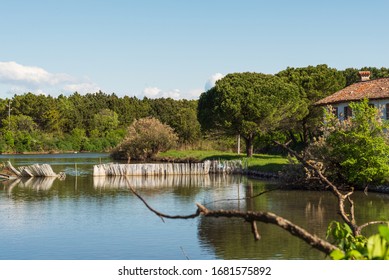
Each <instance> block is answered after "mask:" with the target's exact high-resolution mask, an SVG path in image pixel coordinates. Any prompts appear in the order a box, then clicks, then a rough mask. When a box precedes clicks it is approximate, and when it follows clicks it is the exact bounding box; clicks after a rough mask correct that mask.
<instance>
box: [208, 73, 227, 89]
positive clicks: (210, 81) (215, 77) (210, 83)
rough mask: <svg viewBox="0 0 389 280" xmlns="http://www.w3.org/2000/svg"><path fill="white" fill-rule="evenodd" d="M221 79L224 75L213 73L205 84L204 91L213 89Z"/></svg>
mask: <svg viewBox="0 0 389 280" xmlns="http://www.w3.org/2000/svg"><path fill="white" fill-rule="evenodd" d="M223 77H224V75H223V74H221V73H215V74H213V75H212V76H211V77H209V79H208V80H207V81H206V82H205V85H204V89H205V91H208V90H210V89H211V88H213V87H214V86H215V83H216V81H217V80H220V79H222V78H223Z"/></svg>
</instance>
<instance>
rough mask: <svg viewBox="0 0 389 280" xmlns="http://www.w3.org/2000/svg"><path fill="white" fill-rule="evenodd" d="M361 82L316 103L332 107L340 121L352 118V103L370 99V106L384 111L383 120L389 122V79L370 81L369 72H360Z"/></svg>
mask: <svg viewBox="0 0 389 280" xmlns="http://www.w3.org/2000/svg"><path fill="white" fill-rule="evenodd" d="M359 76H360V78H361V81H360V82H358V83H355V84H352V85H350V86H348V87H345V88H344V89H341V90H339V91H337V92H335V93H334V94H332V95H330V96H327V97H325V98H323V99H321V100H319V101H317V102H316V103H315V105H318V106H326V105H331V106H332V107H333V109H334V113H335V114H336V115H337V116H338V118H339V119H345V118H348V117H349V116H352V111H351V108H350V106H349V104H350V102H355V101H360V100H362V99H364V98H368V99H369V104H371V105H372V106H375V107H377V108H379V109H380V110H382V113H383V114H382V118H383V119H385V120H389V78H379V79H374V80H370V72H369V71H360V72H359Z"/></svg>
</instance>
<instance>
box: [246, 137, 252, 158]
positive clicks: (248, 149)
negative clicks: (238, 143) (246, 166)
mask: <svg viewBox="0 0 389 280" xmlns="http://www.w3.org/2000/svg"><path fill="white" fill-rule="evenodd" d="M244 140H245V142H246V155H247V157H252V156H253V151H254V145H253V142H254V137H252V136H249V137H247V138H244Z"/></svg>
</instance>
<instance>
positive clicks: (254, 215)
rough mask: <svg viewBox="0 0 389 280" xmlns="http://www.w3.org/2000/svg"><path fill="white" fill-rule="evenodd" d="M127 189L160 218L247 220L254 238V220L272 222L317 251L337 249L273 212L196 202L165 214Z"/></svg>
mask: <svg viewBox="0 0 389 280" xmlns="http://www.w3.org/2000/svg"><path fill="white" fill-rule="evenodd" d="M129 189H130V190H131V192H132V193H133V194H134V195H135V196H136V197H138V198H139V199H140V200H141V201H142V202H143V203H144V204H145V206H146V207H147V208H148V209H149V210H150V211H151V212H153V213H154V214H156V215H157V216H158V217H160V218H161V219H162V220H163V218H167V219H193V218H196V217H198V216H200V215H203V216H204V217H207V218H211V217H213V218H219V217H225V218H239V219H243V220H245V221H246V222H249V223H250V224H251V229H252V232H253V234H254V238H255V239H256V240H259V239H260V235H259V233H258V229H257V225H256V222H262V223H267V224H274V225H277V226H279V227H280V228H282V229H284V230H286V231H288V232H289V233H290V234H292V235H294V236H296V237H298V238H300V239H302V240H303V241H305V242H306V243H308V244H309V245H311V246H312V247H314V248H316V249H318V250H319V251H321V252H323V253H325V254H330V253H331V252H332V251H333V250H336V249H339V248H338V247H336V246H335V245H333V244H331V243H329V242H328V241H326V240H324V239H321V238H319V237H318V236H316V235H313V234H311V233H309V232H308V231H306V230H305V229H303V228H301V227H299V226H297V225H295V224H294V223H292V222H290V221H289V220H287V219H284V218H282V217H280V216H278V215H276V214H274V213H271V212H253V211H247V212H241V211H235V210H209V209H208V208H206V207H205V206H204V205H202V204H200V203H197V204H196V205H197V211H196V212H195V213H193V214H190V215H185V216H182V215H167V214H164V213H161V212H159V211H157V210H155V209H153V208H152V207H151V206H150V205H149V204H148V203H147V202H146V200H145V199H143V197H142V196H141V195H139V194H138V193H137V192H136V191H135V189H134V188H133V187H132V186H130V185H129Z"/></svg>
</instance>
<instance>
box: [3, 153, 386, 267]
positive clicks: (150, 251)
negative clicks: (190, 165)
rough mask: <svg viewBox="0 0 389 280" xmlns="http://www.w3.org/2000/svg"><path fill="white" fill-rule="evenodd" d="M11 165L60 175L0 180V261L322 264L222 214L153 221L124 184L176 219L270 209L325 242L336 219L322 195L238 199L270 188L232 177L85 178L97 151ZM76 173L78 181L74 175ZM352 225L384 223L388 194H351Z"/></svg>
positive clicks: (275, 235) (291, 243) (270, 231)
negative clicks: (205, 211)
mask: <svg viewBox="0 0 389 280" xmlns="http://www.w3.org/2000/svg"><path fill="white" fill-rule="evenodd" d="M8 159H9V160H10V161H11V163H12V164H13V165H14V166H20V165H29V164H33V163H48V164H50V165H51V166H52V167H53V170H54V171H55V172H57V173H58V172H60V171H65V173H66V174H67V177H66V179H65V180H63V181H61V180H59V179H50V178H47V179H23V180H19V181H13V182H10V181H8V182H2V183H0V236H1V241H0V259H12V260H18V259H26V260H31V259H38V260H49V259H77V260H82V259H91V260H98V259H112V260H115V259H143V260H156V259H157V260H158V259H163V260H172V259H174V260H176V259H187V258H189V259H201V260H207V259H325V258H326V256H324V254H322V253H320V252H318V251H317V250H315V249H312V248H311V247H310V246H309V245H307V244H305V243H304V242H303V241H300V240H299V239H298V238H296V237H293V236H291V235H290V234H289V233H287V232H285V231H283V230H282V229H280V228H278V227H276V226H274V225H267V224H258V227H259V231H260V234H261V237H262V238H261V240H260V241H257V242H256V241H254V239H253V236H252V234H251V229H250V226H249V224H247V223H245V222H242V221H241V220H234V219H226V218H218V219H215V218H204V217H200V218H196V219H190V220H167V219H165V220H164V221H162V220H161V219H160V218H159V217H157V216H156V215H155V214H153V213H151V212H150V211H149V210H148V209H147V208H146V207H145V206H144V205H143V204H142V202H141V201H140V200H139V199H138V198H136V197H135V196H134V195H133V194H132V193H131V192H130V191H129V190H128V188H127V186H128V184H131V185H133V186H134V187H135V188H136V189H137V191H138V192H139V193H140V194H141V195H142V196H143V197H144V198H145V199H146V200H147V202H148V203H149V204H150V205H151V206H152V207H154V208H155V209H156V210H158V211H161V212H164V213H167V214H171V215H175V214H191V213H194V212H195V211H196V206H195V203H196V202H200V203H203V204H206V206H207V207H209V208H210V209H240V210H242V211H245V210H261V211H271V212H274V213H276V214H278V215H280V216H283V217H285V218H287V219H289V220H291V221H293V222H294V223H296V224H298V225H300V226H302V227H304V228H306V229H308V230H309V231H311V232H313V233H315V234H317V235H318V236H321V237H324V236H325V231H326V228H327V226H328V224H329V222H330V221H331V220H334V219H336V220H339V218H338V215H337V208H336V199H335V197H334V196H333V195H332V194H331V193H329V192H314V191H312V192H310V191H280V190H274V191H272V192H269V193H266V194H264V195H262V196H259V197H257V198H255V199H241V200H236V199H237V198H244V197H247V196H252V195H254V194H257V193H259V192H261V191H263V190H269V189H276V188H277V185H276V184H275V183H269V182H263V181H258V180H250V179H247V178H245V177H240V176H224V177H223V176H222V177H220V176H217V177H213V176H191V177H190V176H171V177H166V178H163V177H162V178H158V179H156V180H155V179H153V178H151V177H148V178H142V177H134V178H131V179H130V180H125V179H124V178H112V179H107V178H106V179H104V178H94V177H92V176H91V172H92V166H93V164H98V163H105V162H109V161H110V160H109V158H108V157H107V155H106V154H66V155H62V154H61V155H39V156H37V155H17V156H9V155H0V161H6V160H8ZM76 175H77V176H76ZM354 200H355V205H356V217H357V221H358V222H359V223H363V222H365V221H368V220H371V219H384V220H388V219H389V207H388V205H389V196H388V195H383V194H374V193H369V195H368V196H367V197H366V196H365V195H364V194H362V193H356V194H355V195H354Z"/></svg>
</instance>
